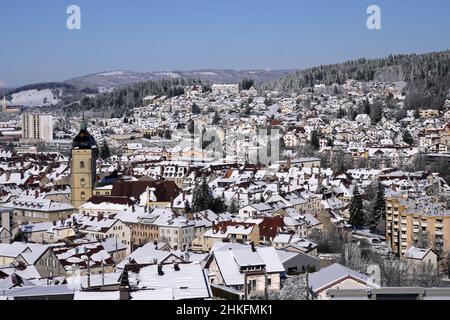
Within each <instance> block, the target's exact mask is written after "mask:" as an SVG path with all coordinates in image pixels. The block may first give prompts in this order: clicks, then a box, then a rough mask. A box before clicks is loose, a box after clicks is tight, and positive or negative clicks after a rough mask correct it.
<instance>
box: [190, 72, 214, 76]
mask: <svg viewBox="0 0 450 320" xmlns="http://www.w3.org/2000/svg"><path fill="white" fill-rule="evenodd" d="M194 74H198V75H201V76H217V73H215V72H210V71H205V72H194Z"/></svg>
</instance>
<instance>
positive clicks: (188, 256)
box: [184, 252, 191, 262]
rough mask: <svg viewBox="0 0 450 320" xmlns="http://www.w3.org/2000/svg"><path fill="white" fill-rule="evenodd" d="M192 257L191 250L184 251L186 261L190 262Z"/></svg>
mask: <svg viewBox="0 0 450 320" xmlns="http://www.w3.org/2000/svg"><path fill="white" fill-rule="evenodd" d="M190 258H191V256H190V254H189V252H185V253H184V260H185V261H186V262H189V259H190Z"/></svg>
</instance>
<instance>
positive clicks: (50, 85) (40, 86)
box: [8, 82, 79, 95]
mask: <svg viewBox="0 0 450 320" xmlns="http://www.w3.org/2000/svg"><path fill="white" fill-rule="evenodd" d="M45 89H50V90H53V89H63V90H64V91H66V92H72V93H77V92H78V91H79V90H78V88H77V87H75V86H73V85H70V84H67V83H64V82H43V83H36V84H29V85H26V86H22V87H20V88H15V89H13V90H10V91H9V92H8V95H12V94H15V93H18V92H21V91H27V90H38V91H39V90H45Z"/></svg>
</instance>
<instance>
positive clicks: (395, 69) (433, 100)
mask: <svg viewBox="0 0 450 320" xmlns="http://www.w3.org/2000/svg"><path fill="white" fill-rule="evenodd" d="M348 79H354V80H358V81H374V80H375V81H386V82H394V81H405V82H407V83H408V87H407V91H408V92H407V93H408V95H407V101H406V103H405V107H406V108H407V109H417V108H424V107H426V108H435V109H439V108H441V107H442V106H443V104H444V102H445V96H446V95H447V94H448V93H449V90H450V50H447V51H443V52H434V53H428V54H423V55H416V54H411V55H390V56H388V57H387V58H384V59H359V60H352V61H348V62H345V63H341V64H334V65H321V66H318V67H313V68H309V69H306V70H303V71H298V72H295V73H292V74H289V75H287V76H285V77H283V78H281V79H278V80H275V81H273V82H270V83H268V84H266V85H265V86H264V87H263V88H264V89H269V90H278V91H282V92H287V91H297V92H299V91H301V89H303V88H308V87H313V86H314V85H316V84H326V85H332V84H335V83H337V84H343V83H345V81H347V80H348Z"/></svg>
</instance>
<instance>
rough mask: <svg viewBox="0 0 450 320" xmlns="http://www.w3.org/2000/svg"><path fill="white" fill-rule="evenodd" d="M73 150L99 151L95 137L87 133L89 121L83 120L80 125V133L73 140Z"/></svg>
mask: <svg viewBox="0 0 450 320" xmlns="http://www.w3.org/2000/svg"><path fill="white" fill-rule="evenodd" d="M72 148H73V149H94V148H95V149H97V143H96V142H95V139H94V137H93V136H92V135H91V134H90V133H89V132H88V131H87V121H86V120H85V119H83V120H82V121H81V125H80V132H79V133H78V134H77V136H76V137H75V138H74V139H73V144H72Z"/></svg>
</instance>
